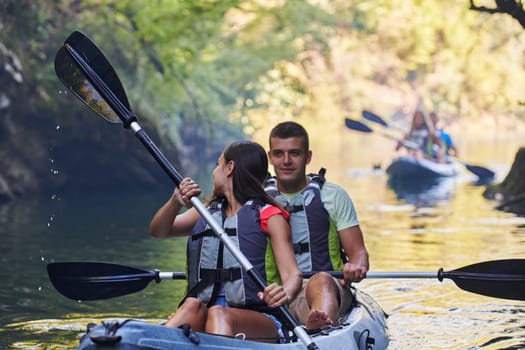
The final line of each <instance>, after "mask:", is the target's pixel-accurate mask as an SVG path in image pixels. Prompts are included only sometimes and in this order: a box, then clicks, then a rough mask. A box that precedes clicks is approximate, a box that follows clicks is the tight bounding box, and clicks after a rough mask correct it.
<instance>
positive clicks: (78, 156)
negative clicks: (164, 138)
mask: <svg viewBox="0 0 525 350" xmlns="http://www.w3.org/2000/svg"><path fill="white" fill-rule="evenodd" d="M20 62H21V61H20V59H19V58H18V57H17V56H16V55H15V54H14V53H13V52H12V51H11V50H10V49H9V48H8V47H7V46H6V45H4V44H3V43H1V42H0V203H2V202H8V201H12V200H15V199H17V198H20V197H29V196H34V195H41V194H47V193H56V192H61V191H66V192H82V191H109V190H117V189H119V190H130V191H147V190H149V189H152V190H153V189H157V190H158V189H159V185H160V186H171V183H170V181H169V179H168V178H167V176H166V175H165V174H164V173H163V171H162V169H161V168H160V167H159V166H158V165H157V164H156V162H155V161H154V160H153V159H152V157H151V156H150V155H149V154H148V152H147V151H146V150H145V149H144V147H143V146H142V145H141V144H140V142H138V141H137V140H136V139H135V137H134V136H133V134H132V133H131V132H130V131H128V130H124V129H123V128H122V127H120V126H118V125H108V124H106V123H105V122H104V121H102V120H101V119H99V118H98V117H97V116H96V115H95V114H94V113H93V112H91V111H90V110H89V109H87V108H86V107H84V106H83V105H82V104H81V102H80V101H78V100H77V99H76V98H75V97H73V95H71V94H67V93H65V92H64V90H65V89H64V88H63V86H61V84H60V82H58V79H56V78H55V79H54V80H56V81H53V80H52V79H53V74H52V73H51V72H50V70H51V69H52V68H50V67H43V68H42V69H43V70H45V73H46V74H49V76H50V81H51V83H50V85H51V86H55V88H54V89H50V90H49V91H44V90H42V88H41V87H38V86H36V84H32V78H31V77H32V75H33V74H35V72H25V71H24V67H22V64H21V63H20ZM141 125H142V126H143V127H144V128H145V129H146V130H148V132H149V135H150V137H151V138H152V139H153V140H154V141H156V142H157V140H159V137H158V134H157V133H156V132H155V130H152V128H148V125H147V122H146V121H141ZM157 144H158V146H159V147H161V146H164V147H162V148H164V149H163V150H164V152H165V154H166V156H167V157H168V158H169V159H170V160H171V161H172V162H173V163H174V165H175V166H177V165H178V164H179V161H178V157H177V154H176V152H175V150H174V148H173V147H170V145H161V144H160V141H159V143H157Z"/></svg>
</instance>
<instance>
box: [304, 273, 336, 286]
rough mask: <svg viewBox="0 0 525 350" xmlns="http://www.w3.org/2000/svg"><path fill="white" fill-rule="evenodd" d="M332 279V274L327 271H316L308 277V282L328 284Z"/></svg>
mask: <svg viewBox="0 0 525 350" xmlns="http://www.w3.org/2000/svg"><path fill="white" fill-rule="evenodd" d="M333 281H334V279H333V277H332V275H330V274H329V273H327V272H318V273H316V274H315V275H313V276H312V277H311V278H310V282H309V283H308V285H310V284H314V285H330V284H332V283H333Z"/></svg>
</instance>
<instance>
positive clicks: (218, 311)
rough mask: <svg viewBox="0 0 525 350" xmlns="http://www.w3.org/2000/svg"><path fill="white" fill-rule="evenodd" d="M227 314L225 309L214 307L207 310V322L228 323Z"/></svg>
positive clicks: (218, 306)
mask: <svg viewBox="0 0 525 350" xmlns="http://www.w3.org/2000/svg"><path fill="white" fill-rule="evenodd" d="M228 320H229V314H228V311H227V310H226V308H225V307H223V306H220V305H214V306H212V307H210V308H209V309H208V321H215V322H226V323H227V322H228Z"/></svg>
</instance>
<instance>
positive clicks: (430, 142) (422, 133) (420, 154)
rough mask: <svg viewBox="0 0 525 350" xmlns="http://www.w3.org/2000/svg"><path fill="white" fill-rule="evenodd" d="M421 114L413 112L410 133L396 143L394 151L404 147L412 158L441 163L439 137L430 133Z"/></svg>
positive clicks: (441, 152) (442, 158)
mask: <svg viewBox="0 0 525 350" xmlns="http://www.w3.org/2000/svg"><path fill="white" fill-rule="evenodd" d="M423 113H424V112H423V111H420V110H416V111H415V112H414V116H413V117H412V124H411V125H410V131H409V132H408V133H407V134H406V135H405V137H404V138H403V140H401V141H399V142H398V144H397V146H396V151H397V150H399V149H400V148H401V147H406V148H407V149H408V151H409V154H410V155H412V156H413V157H416V158H425V159H432V160H436V161H437V162H438V163H442V162H443V161H444V154H443V153H444V152H443V151H444V147H443V143H442V141H441V139H440V138H439V136H437V135H436V134H435V133H434V132H431V131H430V130H431V129H432V126H431V125H429V124H427V118H426V117H425V115H424V114H423ZM428 122H429V123H430V121H428Z"/></svg>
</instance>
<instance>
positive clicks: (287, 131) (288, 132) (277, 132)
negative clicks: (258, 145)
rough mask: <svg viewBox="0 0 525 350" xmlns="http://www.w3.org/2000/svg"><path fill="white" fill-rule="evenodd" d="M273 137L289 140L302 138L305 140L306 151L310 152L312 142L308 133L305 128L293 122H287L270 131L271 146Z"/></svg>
mask: <svg viewBox="0 0 525 350" xmlns="http://www.w3.org/2000/svg"><path fill="white" fill-rule="evenodd" d="M272 137H277V138H279V139H288V138H290V137H300V138H302V139H303V146H304V150H305V151H308V150H309V149H310V141H309V140H308V133H307V132H306V130H305V129H304V128H303V126H302V125H301V124H299V123H296V122H292V121H286V122H282V123H279V124H277V125H276V126H274V127H273V129H272V131H270V138H269V141H270V143H269V144H270V146H271V144H272V143H271V141H272Z"/></svg>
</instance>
